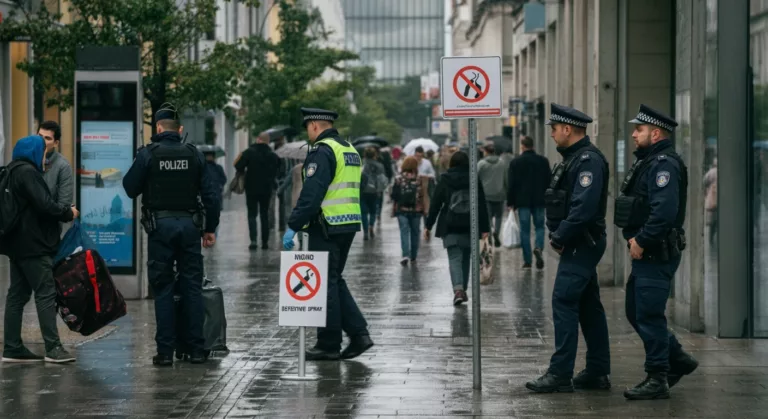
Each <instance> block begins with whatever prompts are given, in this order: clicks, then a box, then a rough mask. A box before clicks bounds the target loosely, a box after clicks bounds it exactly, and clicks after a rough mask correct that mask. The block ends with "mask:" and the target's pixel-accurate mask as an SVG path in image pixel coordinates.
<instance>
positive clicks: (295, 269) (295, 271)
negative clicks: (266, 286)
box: [285, 262, 322, 301]
mask: <svg viewBox="0 0 768 419" xmlns="http://www.w3.org/2000/svg"><path fill="white" fill-rule="evenodd" d="M299 268H308V271H307V277H305V276H304V275H302V274H301V273H300V272H299ZM310 273H312V274H313V275H310ZM293 276H295V277H296V278H297V279H298V280H299V284H298V285H297V286H296V287H291V277H293ZM311 279H314V286H313V284H312V283H311V282H312V281H311ZM320 281H322V279H321V278H320V272H319V271H318V270H317V268H316V267H315V265H313V264H311V263H309V262H299V263H297V264H295V265H293V266H291V269H288V274H287V275H286V276H285V288H286V289H287V290H288V294H290V296H291V297H293V298H295V299H297V300H299V301H307V300H309V299H311V298H312V297H314V296H315V295H317V292H318V291H320ZM303 288H306V289H307V290H308V291H309V294H307V295H299V294H298V292H299V291H301V289H303Z"/></svg>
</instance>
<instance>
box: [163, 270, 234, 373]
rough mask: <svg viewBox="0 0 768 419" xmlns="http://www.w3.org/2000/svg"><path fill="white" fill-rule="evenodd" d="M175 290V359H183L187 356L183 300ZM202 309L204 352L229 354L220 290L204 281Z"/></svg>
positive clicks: (209, 282) (225, 319)
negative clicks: (203, 312) (203, 318)
mask: <svg viewBox="0 0 768 419" xmlns="http://www.w3.org/2000/svg"><path fill="white" fill-rule="evenodd" d="M176 285H177V290H176V293H175V295H174V301H175V302H176V358H178V359H184V356H185V355H188V354H189V351H188V349H187V347H186V346H187V345H186V334H185V333H186V330H187V321H186V320H187V319H186V317H185V316H184V300H183V299H182V298H181V295H180V293H179V291H178V280H177V282H176ZM202 295H203V309H204V310H205V323H203V337H204V338H205V344H204V345H203V349H205V351H206V352H209V353H210V352H213V351H222V352H229V348H227V318H226V315H225V312H224V294H223V293H222V292H221V288H219V287H217V286H215V285H211V281H209V280H207V279H206V280H205V282H204V284H203V294H202Z"/></svg>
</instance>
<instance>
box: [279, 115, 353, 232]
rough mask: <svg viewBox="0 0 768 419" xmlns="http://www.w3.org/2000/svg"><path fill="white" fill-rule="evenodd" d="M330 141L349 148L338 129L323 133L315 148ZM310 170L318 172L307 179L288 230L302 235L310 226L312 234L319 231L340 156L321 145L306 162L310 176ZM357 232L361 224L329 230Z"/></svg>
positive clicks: (289, 220) (331, 227)
mask: <svg viewBox="0 0 768 419" xmlns="http://www.w3.org/2000/svg"><path fill="white" fill-rule="evenodd" d="M326 138H332V139H334V140H336V141H338V142H339V143H340V144H343V145H347V144H348V143H347V142H346V141H344V140H342V139H340V138H339V132H338V131H336V129H335V128H331V129H327V130H325V131H323V132H322V133H321V134H320V135H319V136H318V137H317V140H316V141H315V144H317V142H318V141H320V140H324V139H326ZM309 167H312V168H314V173H312V174H309V175H308V176H306V177H305V179H304V186H303V187H302V188H301V195H299V200H298V201H297V202H296V208H294V209H293V212H291V216H290V218H289V219H288V227H290V228H291V230H293V231H301V230H302V229H303V228H304V226H305V225H307V223H310V222H311V225H310V226H309V230H310V232H313V231H314V230H315V229H316V228H318V227H319V224H318V221H319V218H318V217H319V216H320V212H321V205H322V203H323V199H325V194H326V192H327V191H328V186H330V184H331V182H332V181H333V177H334V175H335V174H336V155H335V154H333V149H331V147H328V146H327V145H324V144H318V146H317V147H313V148H312V149H310V151H309V152H308V153H307V158H306V160H304V173H307V171H306V169H307V168H309ZM357 231H360V223H355V224H346V225H340V226H328V234H342V233H353V232H357Z"/></svg>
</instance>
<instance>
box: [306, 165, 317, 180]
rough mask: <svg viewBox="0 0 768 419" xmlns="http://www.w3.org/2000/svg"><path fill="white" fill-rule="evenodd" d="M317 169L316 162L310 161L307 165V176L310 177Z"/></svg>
mask: <svg viewBox="0 0 768 419" xmlns="http://www.w3.org/2000/svg"><path fill="white" fill-rule="evenodd" d="M316 171H317V163H310V164H308V165H307V177H312V175H314V174H315V172H316Z"/></svg>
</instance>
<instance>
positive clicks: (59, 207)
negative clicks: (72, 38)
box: [0, 135, 80, 363]
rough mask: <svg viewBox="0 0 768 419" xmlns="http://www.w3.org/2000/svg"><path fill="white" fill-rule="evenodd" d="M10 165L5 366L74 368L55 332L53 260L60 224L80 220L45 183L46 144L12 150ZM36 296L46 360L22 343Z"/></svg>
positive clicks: (28, 141) (30, 140) (0, 246)
mask: <svg viewBox="0 0 768 419" xmlns="http://www.w3.org/2000/svg"><path fill="white" fill-rule="evenodd" d="M12 159H13V160H12V161H11V163H10V164H9V165H8V170H9V171H10V173H9V174H8V176H10V179H9V186H10V188H9V189H10V190H11V196H12V197H13V198H14V199H17V200H18V201H17V202H18V204H20V205H22V206H21V207H20V213H19V218H18V221H17V224H16V225H15V226H14V227H12V229H11V230H10V231H9V232H8V233H7V234H6V235H5V236H3V237H2V239H0V250H1V251H0V253H2V254H4V255H7V256H8V257H9V258H10V265H11V285H10V287H9V288H8V295H7V296H6V302H5V319H4V322H5V324H4V334H3V362H35V361H43V360H45V361H47V362H53V363H64V362H72V361H74V360H75V357H74V356H72V355H70V353H69V352H67V351H66V350H65V349H64V347H63V346H62V345H61V340H60V339H59V331H58V329H57V326H56V285H55V283H54V280H53V265H52V263H53V262H52V259H53V256H54V255H55V254H56V252H57V251H58V250H59V242H60V237H61V230H60V227H59V223H60V222H69V221H72V220H73V219H75V218H77V217H78V216H79V214H80V213H79V212H78V210H77V208H75V207H74V206H73V205H71V204H66V205H65V204H60V203H58V202H56V201H55V200H54V199H53V197H52V196H51V193H50V192H49V191H48V187H47V186H46V184H45V180H44V179H43V170H44V167H45V166H44V164H45V140H43V138H42V137H40V136H37V135H34V136H30V137H25V138H22V139H21V140H19V141H18V142H17V143H16V146H15V147H14V148H13V155H12ZM32 293H34V294H35V306H36V307H37V318H38V322H39V323H40V331H41V333H42V335H43V340H44V341H45V358H43V357H42V356H39V355H36V354H35V353H33V352H32V351H30V350H29V349H27V347H26V346H24V342H23V341H22V339H21V329H22V317H23V313H24V306H25V305H26V304H27V302H28V301H29V299H30V297H31V296H32Z"/></svg>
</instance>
